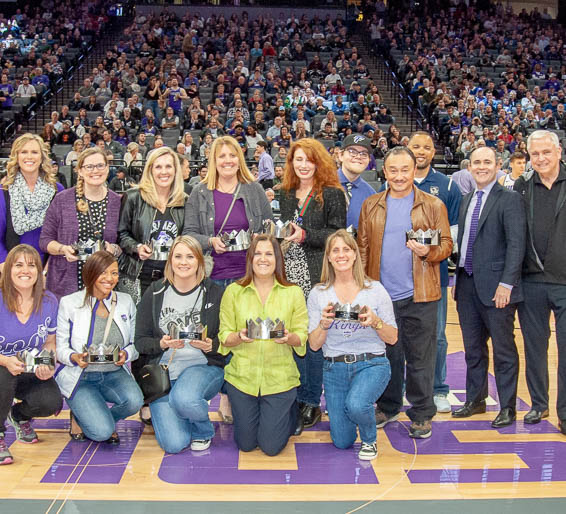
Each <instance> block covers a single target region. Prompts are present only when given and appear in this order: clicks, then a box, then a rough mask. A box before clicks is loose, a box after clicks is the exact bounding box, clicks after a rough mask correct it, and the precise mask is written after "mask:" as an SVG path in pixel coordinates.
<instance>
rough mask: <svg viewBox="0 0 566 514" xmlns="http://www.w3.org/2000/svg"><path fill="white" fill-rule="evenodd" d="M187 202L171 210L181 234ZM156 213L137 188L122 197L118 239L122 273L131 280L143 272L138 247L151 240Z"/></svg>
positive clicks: (186, 199)
mask: <svg viewBox="0 0 566 514" xmlns="http://www.w3.org/2000/svg"><path fill="white" fill-rule="evenodd" d="M187 201H188V198H185V205H184V206H183V207H172V208H171V217H172V218H173V221H174V222H175V224H176V225H177V227H178V228H179V234H181V233H182V232H183V226H184V223H185V209H186V207H187ZM155 211H156V209H155V207H152V206H151V205H149V204H148V203H146V202H145V201H144V200H143V199H142V197H141V194H140V191H139V189H137V188H134V189H130V190H129V191H126V192H125V193H124V195H123V196H122V208H121V209H120V223H119V224H118V239H119V243H120V247H121V248H122V250H123V251H124V253H122V255H120V260H119V264H120V272H121V273H124V274H126V275H127V276H128V277H130V278H134V279H135V278H137V277H138V275H139V273H140V271H141V268H142V265H143V261H141V260H140V258H139V256H138V251H137V247H138V245H139V244H140V243H141V244H144V243H146V242H147V241H148V240H149V237H150V235H151V227H152V225H153V220H154V218H155Z"/></svg>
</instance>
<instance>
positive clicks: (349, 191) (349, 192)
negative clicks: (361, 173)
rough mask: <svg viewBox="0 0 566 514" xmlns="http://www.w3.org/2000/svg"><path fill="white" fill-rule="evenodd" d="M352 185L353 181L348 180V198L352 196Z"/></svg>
mask: <svg viewBox="0 0 566 514" xmlns="http://www.w3.org/2000/svg"><path fill="white" fill-rule="evenodd" d="M352 186H353V184H352V183H351V182H346V193H348V198H352Z"/></svg>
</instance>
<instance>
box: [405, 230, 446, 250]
mask: <svg viewBox="0 0 566 514" xmlns="http://www.w3.org/2000/svg"><path fill="white" fill-rule="evenodd" d="M406 240H407V241H409V240H410V241H416V242H417V243H421V244H423V245H428V246H439V245H440V229H436V230H434V229H432V228H429V229H428V230H423V229H422V228H420V229H419V230H407V236H406Z"/></svg>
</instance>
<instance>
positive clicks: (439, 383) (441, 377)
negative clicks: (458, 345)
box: [434, 287, 450, 394]
mask: <svg viewBox="0 0 566 514" xmlns="http://www.w3.org/2000/svg"><path fill="white" fill-rule="evenodd" d="M440 289H441V291H442V298H441V299H440V301H439V302H438V311H437V317H436V319H437V321H436V365H435V367H434V394H448V393H449V392H450V386H449V385H448V384H446V383H445V380H446V352H447V351H448V341H447V339H446V311H447V308H448V288H447V287H441V288H440Z"/></svg>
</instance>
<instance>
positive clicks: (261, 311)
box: [220, 234, 308, 455]
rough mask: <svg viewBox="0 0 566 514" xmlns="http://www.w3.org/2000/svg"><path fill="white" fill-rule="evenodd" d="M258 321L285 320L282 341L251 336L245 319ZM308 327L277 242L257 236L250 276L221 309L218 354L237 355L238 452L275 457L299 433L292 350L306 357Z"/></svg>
mask: <svg viewBox="0 0 566 514" xmlns="http://www.w3.org/2000/svg"><path fill="white" fill-rule="evenodd" d="M258 318H260V319H261V320H267V318H270V319H271V320H272V321H275V320H276V319H277V318H278V319H280V320H281V321H283V322H284V324H285V330H284V332H283V337H280V338H277V339H258V338H255V337H253V336H252V333H248V330H247V320H250V319H251V320H254V321H255V320H257V319H258ZM307 325H308V317H307V309H306V304H305V300H304V296H303V293H302V290H301V289H300V288H299V287H298V286H295V285H293V284H291V283H290V282H288V281H287V279H286V277H285V266H284V263H283V254H282V253H281V248H280V247H279V243H278V242H277V240H276V239H275V238H274V237H272V236H270V235H265V234H262V235H259V236H257V237H256V238H255V239H254V240H253V242H252V244H251V246H250V248H249V249H248V253H247V256H246V275H245V276H244V278H242V279H241V280H238V281H237V282H234V283H233V284H230V285H229V286H228V288H227V289H226V292H225V293H224V296H223V297H222V304H221V307H220V341H221V343H222V345H221V346H220V351H221V352H222V353H225V354H227V353H229V352H232V354H233V357H232V360H231V361H230V363H229V364H228V365H227V366H226V370H225V379H226V382H227V390H228V397H229V398H230V403H231V404H232V413H233V415H234V438H235V440H236V444H237V445H238V448H239V449H240V450H242V451H245V452H249V451H252V450H253V449H254V448H256V447H257V446H259V447H260V448H261V449H262V450H263V451H264V452H265V453H266V454H267V455H277V454H278V453H279V452H281V450H283V448H285V445H286V444H287V441H288V440H289V437H290V436H291V434H293V432H294V431H295V428H296V424H297V416H298V406H297V402H296V398H297V386H298V385H299V371H298V370H297V365H296V364H295V360H294V359H293V352H296V353H297V354H298V355H304V354H305V350H306V347H305V343H306V338H307Z"/></svg>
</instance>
